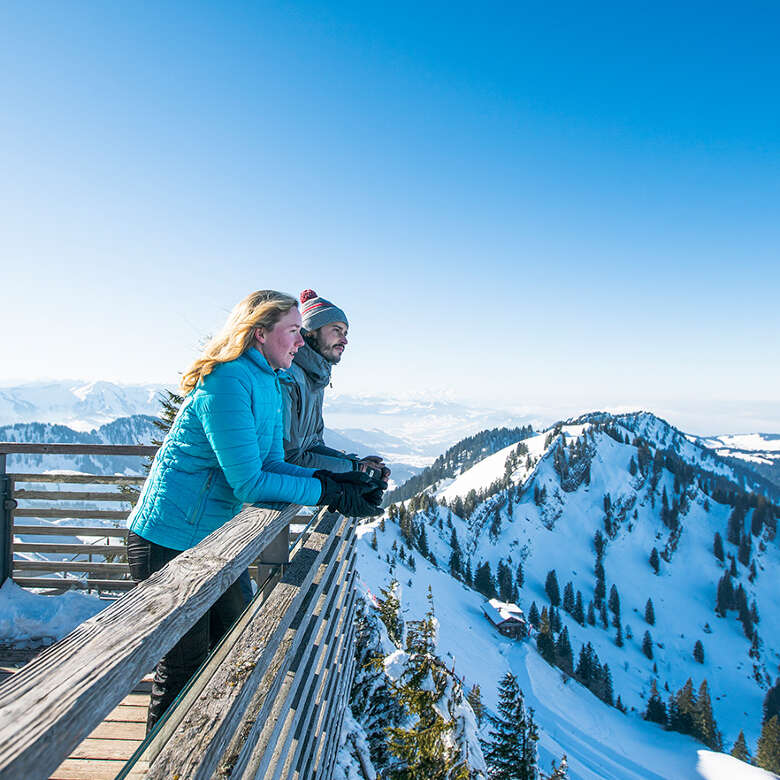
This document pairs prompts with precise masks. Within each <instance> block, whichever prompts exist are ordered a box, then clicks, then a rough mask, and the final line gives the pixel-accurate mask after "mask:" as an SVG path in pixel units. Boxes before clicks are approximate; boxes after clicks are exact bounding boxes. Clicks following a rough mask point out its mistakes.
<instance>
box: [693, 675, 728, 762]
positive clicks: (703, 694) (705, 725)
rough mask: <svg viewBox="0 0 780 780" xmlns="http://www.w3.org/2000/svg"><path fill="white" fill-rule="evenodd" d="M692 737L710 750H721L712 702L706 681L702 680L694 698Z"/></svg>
mask: <svg viewBox="0 0 780 780" xmlns="http://www.w3.org/2000/svg"><path fill="white" fill-rule="evenodd" d="M694 736H695V737H696V738H697V739H699V740H701V741H702V742H703V743H704V744H705V745H706V746H707V747H708V748H710V749H711V750H716V751H720V750H722V748H723V745H722V740H721V736H720V732H719V731H718V727H717V724H716V723H715V716H714V714H713V712H712V701H711V700H710V692H709V688H708V687H707V681H706V680H702V683H701V686H699V693H698V695H697V697H696V705H695V707H694Z"/></svg>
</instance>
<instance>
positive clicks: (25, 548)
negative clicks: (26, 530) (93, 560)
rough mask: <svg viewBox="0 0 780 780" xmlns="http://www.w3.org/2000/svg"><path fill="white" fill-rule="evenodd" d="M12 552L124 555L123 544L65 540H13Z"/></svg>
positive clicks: (125, 549)
mask: <svg viewBox="0 0 780 780" xmlns="http://www.w3.org/2000/svg"><path fill="white" fill-rule="evenodd" d="M14 552H15V553H16V552H20V553H21V552H34V553H62V554H63V555H125V554H126V553H127V547H125V545H123V544H68V543H65V542H14Z"/></svg>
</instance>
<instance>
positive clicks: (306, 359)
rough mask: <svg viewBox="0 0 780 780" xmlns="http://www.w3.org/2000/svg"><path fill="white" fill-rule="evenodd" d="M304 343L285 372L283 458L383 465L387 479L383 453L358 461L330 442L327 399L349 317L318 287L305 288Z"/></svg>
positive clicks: (331, 466)
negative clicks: (327, 438)
mask: <svg viewBox="0 0 780 780" xmlns="http://www.w3.org/2000/svg"><path fill="white" fill-rule="evenodd" d="M301 320H302V324H303V328H302V330H301V335H302V336H303V340H304V345H303V346H302V347H301V348H300V349H299V350H298V351H297V352H296V353H295V357H294V358H293V363H292V365H291V366H290V368H289V370H288V371H287V372H286V373H285V374H282V375H281V376H280V379H281V383H282V389H283V391H284V401H285V409H284V459H285V460H286V461H289V462H290V463H296V464H298V465H299V466H307V467H309V468H314V469H327V470H328V471H338V472H342V471H352V470H354V469H356V468H359V469H360V470H365V469H366V468H367V467H369V468H370V467H373V468H379V469H381V472H382V478H383V480H384V481H386V480H387V477H388V476H389V475H390V469H388V468H387V467H386V466H385V465H384V463H383V462H382V458H380V457H379V456H378V455H370V456H368V457H365V458H363V459H362V460H359V459H358V457H357V456H356V455H347V454H346V453H344V452H342V451H341V450H335V449H333V448H332V447H328V446H327V445H326V444H325V440H324V438H323V434H324V432H325V424H324V423H323V421H322V403H323V401H324V398H325V388H326V386H327V385H329V384H330V372H331V369H332V368H333V366H335V365H336V364H337V363H338V362H339V361H340V360H341V356H342V355H343V354H344V349H345V348H346V346H347V343H348V342H347V331H348V330H349V322H348V320H347V315H346V314H344V312H343V311H342V309H340V308H339V307H338V306H335V305H334V304H333V303H331V302H330V301H328V300H325V298H321V297H320V296H318V295H317V293H315V292H314V290H304V291H303V292H302V293H301Z"/></svg>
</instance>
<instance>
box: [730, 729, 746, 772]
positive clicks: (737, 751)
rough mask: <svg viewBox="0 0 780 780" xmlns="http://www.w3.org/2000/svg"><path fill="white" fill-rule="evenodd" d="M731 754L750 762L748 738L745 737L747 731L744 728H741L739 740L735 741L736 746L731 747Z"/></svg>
mask: <svg viewBox="0 0 780 780" xmlns="http://www.w3.org/2000/svg"><path fill="white" fill-rule="evenodd" d="M731 755H732V756H734V758H738V759H739V760H740V761H744V762H745V763H746V764H749V763H750V753H749V752H748V746H747V740H746V739H745V732H744V731H742V729H740V730H739V736H738V737H737V741H736V742H735V743H734V747H733V748H731Z"/></svg>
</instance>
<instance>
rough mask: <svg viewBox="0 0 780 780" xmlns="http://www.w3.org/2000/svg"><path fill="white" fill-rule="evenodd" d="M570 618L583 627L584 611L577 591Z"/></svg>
mask: <svg viewBox="0 0 780 780" xmlns="http://www.w3.org/2000/svg"><path fill="white" fill-rule="evenodd" d="M572 617H573V618H574V619H575V620H576V621H577V622H578V623H579V624H580V625H581V626H584V625H585V609H584V608H583V606H582V593H581V592H580V591H579V590H578V591H577V598H576V599H575V601H574V611H573V612H572Z"/></svg>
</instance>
